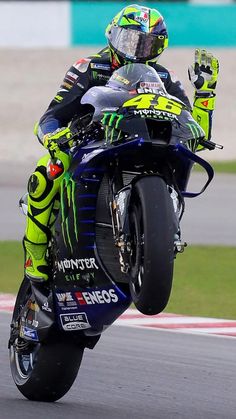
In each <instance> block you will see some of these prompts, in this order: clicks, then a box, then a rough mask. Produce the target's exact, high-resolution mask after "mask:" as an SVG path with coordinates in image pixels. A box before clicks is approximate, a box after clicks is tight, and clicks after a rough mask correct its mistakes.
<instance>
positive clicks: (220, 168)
mask: <svg viewBox="0 0 236 419" xmlns="http://www.w3.org/2000/svg"><path fill="white" fill-rule="evenodd" d="M210 164H211V165H212V167H213V169H214V170H215V172H217V173H231V174H236V160H228V161H212V162H210ZM202 170H204V169H202V168H201V167H200V166H199V165H195V166H194V171H197V172H199V171H202Z"/></svg>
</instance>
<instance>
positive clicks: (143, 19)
mask: <svg viewBox="0 0 236 419" xmlns="http://www.w3.org/2000/svg"><path fill="white" fill-rule="evenodd" d="M134 19H135V20H136V21H137V22H140V23H147V22H148V19H149V15H148V12H147V11H146V10H143V11H140V12H139V14H138V15H136V16H135V18H134Z"/></svg>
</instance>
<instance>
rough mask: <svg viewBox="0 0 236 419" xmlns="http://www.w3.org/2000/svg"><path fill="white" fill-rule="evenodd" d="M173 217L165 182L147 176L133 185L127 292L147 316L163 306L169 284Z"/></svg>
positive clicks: (165, 302) (173, 228) (167, 295)
mask: <svg viewBox="0 0 236 419" xmlns="http://www.w3.org/2000/svg"><path fill="white" fill-rule="evenodd" d="M175 229H176V219H175V213H174V208H173V203H172V199H171V197H170V194H169V192H168V190H167V185H166V183H165V181H164V180H163V179H162V178H161V177H159V176H146V177H143V178H141V179H139V180H138V181H137V182H136V184H135V185H134V189H133V191H132V198H131V203H130V238H131V240H130V241H131V257H130V266H131V269H130V277H131V280H130V292H131V296H132V300H133V302H134V304H135V306H136V308H137V309H138V310H139V311H140V312H142V313H143V314H147V315H154V314H158V313H160V312H161V311H163V310H164V308H165V307H166V305H167V303H168V300H169V297H170V293H171V287H172V278H173V266H174V234H175V232H176V231H175Z"/></svg>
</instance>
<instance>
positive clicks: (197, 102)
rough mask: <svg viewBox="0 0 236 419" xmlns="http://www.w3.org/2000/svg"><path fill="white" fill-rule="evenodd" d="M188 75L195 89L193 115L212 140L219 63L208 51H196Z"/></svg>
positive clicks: (207, 137) (208, 138)
mask: <svg viewBox="0 0 236 419" xmlns="http://www.w3.org/2000/svg"><path fill="white" fill-rule="evenodd" d="M188 73H189V79H190V81H191V83H192V85H193V87H194V89H195V93H194V102H193V110H192V115H193V118H194V119H195V121H196V122H197V123H198V124H199V125H200V126H201V127H202V128H203V130H204V132H205V135H206V139H207V140H210V139H211V128H212V115H213V110H214V109H215V96H216V95H215V88H216V83H217V78H218V73H219V62H218V60H217V59H216V58H215V57H214V56H213V55H212V54H210V53H208V52H207V51H205V50H199V49H196V51H195V62H194V66H191V67H189V70H188ZM201 148H202V147H201Z"/></svg>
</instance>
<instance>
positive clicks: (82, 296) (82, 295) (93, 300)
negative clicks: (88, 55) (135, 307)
mask: <svg viewBox="0 0 236 419" xmlns="http://www.w3.org/2000/svg"><path fill="white" fill-rule="evenodd" d="M75 296H76V298H77V300H78V303H79V304H80V305H91V304H110V303H117V302H118V300H119V298H118V296H117V294H116V292H115V290H114V289H113V288H110V289H109V290H98V291H78V292H75Z"/></svg>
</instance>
